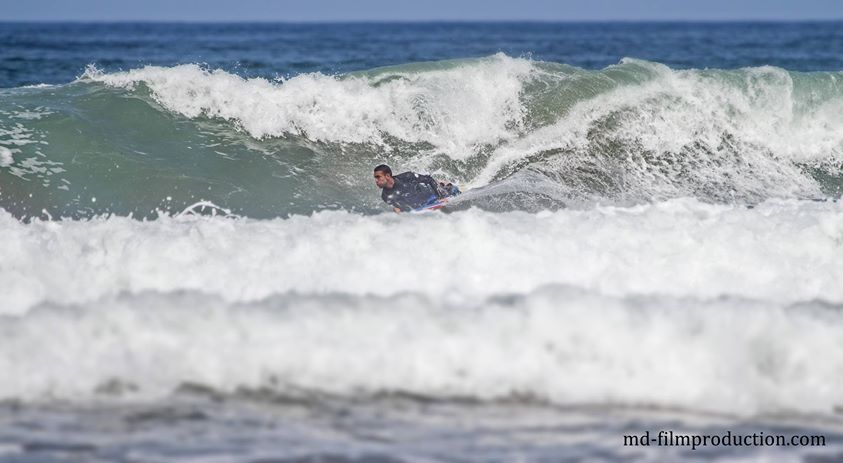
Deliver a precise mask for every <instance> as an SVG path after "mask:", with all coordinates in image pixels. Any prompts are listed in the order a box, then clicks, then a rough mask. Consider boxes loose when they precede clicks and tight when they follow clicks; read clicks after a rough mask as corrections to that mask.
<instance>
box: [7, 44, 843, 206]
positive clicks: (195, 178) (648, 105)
mask: <svg viewBox="0 0 843 463" xmlns="http://www.w3.org/2000/svg"><path fill="white" fill-rule="evenodd" d="M840 78H841V75H840V74H839V73H833V72H814V73H795V72H788V71H785V70H783V69H779V68H773V67H760V68H746V69H740V70H729V71H726V70H681V71H677V70H671V69H669V68H667V67H665V66H663V65H660V64H658V63H652V62H645V61H639V60H633V59H625V60H623V61H622V62H621V63H620V64H618V65H615V66H610V67H608V68H605V69H603V70H599V71H588V70H583V69H579V68H574V67H571V66H566V65H563V64H555V63H547V62H537V61H531V60H527V59H522V58H511V57H508V56H505V55H502V54H499V55H494V56H490V57H487V58H481V59H464V60H453V61H444V62H431V63H415V64H408V65H402V66H395V67H390V68H379V69H373V70H370V71H366V72H360V73H354V74H348V75H340V76H328V75H323V74H318V73H317V74H302V75H297V76H295V77H292V78H289V79H287V80H284V81H267V80H265V79H260V78H256V79H244V78H241V77H239V76H237V75H234V74H230V73H227V72H224V71H219V70H218V71H211V70H207V69H203V68H201V67H199V66H196V65H182V66H176V67H170V68H162V67H152V66H149V67H144V68H139V69H134V70H130V71H126V72H118V73H110V74H105V73H102V72H100V71H98V70H96V69H94V68H90V69H89V70H88V71H87V72H86V73H85V74H84V75H83V76H82V77H81V78H80V79H79V80H78V81H76V82H74V83H71V84H67V85H62V86H54V87H47V88H43V87H42V88H21V89H11V90H4V91H2V92H1V93H0V99H2V100H3V101H4V102H6V103H8V105H7V108H9V109H7V110H4V111H3V112H2V113H0V146H2V147H3V148H2V150H0V175H2V176H3V179H4V185H7V187H6V188H5V190H6V191H4V193H3V195H2V196H0V205H2V206H3V208H4V209H6V210H8V211H10V212H12V213H13V214H15V215H16V216H21V217H22V216H33V215H39V214H41V211H42V209H46V210H47V211H48V212H49V213H50V214H51V215H52V216H67V217H90V216H92V215H96V214H101V213H118V214H121V215H124V214H129V213H132V214H134V215H135V216H136V217H140V216H145V217H152V216H154V215H155V211H156V210H175V211H178V210H181V209H183V208H184V207H185V206H187V205H189V204H192V203H193V202H195V201H197V200H210V201H213V202H214V203H215V204H217V205H220V206H222V207H226V208H229V209H231V210H233V211H234V212H236V213H238V214H241V215H246V216H250V217H258V218H261V217H278V216H282V217H284V216H288V215H290V214H302V213H310V212H313V211H318V210H323V209H326V208H329V209H335V208H339V209H347V210H357V211H361V212H364V213H369V212H375V211H378V210H382V209H381V208H380V207H379V205H378V202H377V200H376V195H375V194H374V191H373V186H372V185H371V181H370V179H369V177H370V175H371V172H370V171H371V167H372V165H374V164H376V163H379V162H381V161H387V162H389V163H391V164H393V165H395V166H396V167H397V168H399V169H415V170H423V171H430V172H432V173H434V174H437V175H439V176H442V177H447V178H448V179H450V180H454V181H457V182H459V183H461V184H462V185H463V186H465V187H468V188H474V189H475V194H474V196H473V197H471V198H470V199H471V202H472V204H473V205H476V206H478V207H482V208H485V209H489V210H497V211H503V210H530V211H535V210H541V209H545V208H557V207H562V206H574V207H577V206H579V205H590V204H593V203H595V202H600V203H603V204H607V203H610V204H631V203H646V202H653V201H660V200H665V199H670V198H676V197H688V196H690V197H696V198H698V199H701V200H704V201H708V202H717V203H755V202H758V201H763V200H764V199H767V198H773V197H782V198H827V197H838V196H839V195H840V188H841V185H843V183H841V178H840V177H841V165H843V164H841V163H843V132H841V131H840V130H838V128H839V127H840V125H841V123H843V88H841V86H840V83H839V80H840Z"/></svg>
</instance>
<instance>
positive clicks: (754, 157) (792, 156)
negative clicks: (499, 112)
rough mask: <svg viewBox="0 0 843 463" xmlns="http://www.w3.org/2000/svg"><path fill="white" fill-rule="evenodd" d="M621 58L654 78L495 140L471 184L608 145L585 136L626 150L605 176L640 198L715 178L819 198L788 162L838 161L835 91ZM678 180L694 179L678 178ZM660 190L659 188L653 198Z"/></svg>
mask: <svg viewBox="0 0 843 463" xmlns="http://www.w3.org/2000/svg"><path fill="white" fill-rule="evenodd" d="M625 63H626V64H630V63H636V64H637V65H639V66H644V67H647V68H648V69H650V70H651V71H652V72H653V73H654V77H653V78H651V79H648V80H647V81H646V82H645V83H643V84H637V85H620V86H618V87H617V88H615V89H613V90H611V91H608V92H605V93H602V94H599V95H597V96H596V97H594V98H589V99H585V100H582V101H580V102H578V103H577V104H576V105H574V106H573V107H572V108H571V109H570V110H569V111H568V112H566V113H565V114H564V115H563V116H562V117H561V118H559V119H558V120H557V121H556V122H554V123H553V124H550V125H547V126H544V127H541V128H539V129H537V130H534V131H531V132H530V133H529V134H527V135H525V136H524V137H522V138H520V139H518V140H517V141H514V142H512V143H509V144H503V145H502V146H500V147H498V148H497V150H496V151H495V152H494V153H492V155H491V157H490V159H489V161H488V163H487V165H486V166H485V168H484V169H483V171H482V172H481V173H480V174H479V175H478V176H476V177H475V178H474V179H473V180H472V182H471V186H481V185H485V184H487V183H489V182H490V181H491V180H492V179H493V178H494V177H495V175H496V174H497V173H498V172H500V171H501V170H502V169H504V167H505V166H506V165H508V164H514V163H517V162H519V161H523V160H525V159H529V158H530V157H532V156H535V155H536V154H537V153H541V152H547V151H553V150H565V151H567V152H571V153H579V154H582V155H583V156H593V154H592V153H595V152H597V153H600V152H603V151H605V150H607V149H611V148H607V147H605V146H601V145H599V144H596V142H595V141H594V137H595V135H594V134H595V133H597V134H599V135H600V137H598V139H599V140H611V141H612V143H613V144H616V145H617V146H621V147H626V151H623V150H622V149H621V152H619V153H616V154H615V156H617V157H619V159H626V161H625V162H624V164H623V172H615V171H609V172H607V174H609V175H611V176H623V177H624V178H625V180H626V181H625V182H624V185H626V186H627V187H628V188H643V189H645V190H646V193H645V195H646V196H647V197H649V198H652V197H675V196H678V195H682V193H683V192H682V191H679V192H677V191H675V190H676V188H677V186H676V185H678V187H679V188H682V187H687V186H693V185H700V184H703V183H717V182H720V183H722V184H724V185H725V187H723V188H733V189H735V190H738V191H740V192H743V193H747V192H759V193H761V197H770V196H773V197H775V196H783V197H793V196H803V197H804V196H806V195H817V196H819V195H820V190H819V186H818V185H817V184H816V182H815V181H814V180H813V179H812V178H810V177H809V176H806V175H805V174H804V172H803V170H802V169H801V168H800V166H798V165H796V164H794V163H802V164H819V163H821V162H824V161H827V160H829V159H836V160H839V159H843V132H841V131H840V130H837V129H836V127H839V126H840V125H841V124H843V95H840V94H837V95H836V96H835V97H833V98H829V99H828V100H827V101H822V102H818V101H816V100H817V98H818V97H817V96H816V95H810V96H806V95H800V96H799V98H797V97H796V96H795V95H794V82H793V80H792V78H791V75H790V74H789V73H788V72H786V71H784V70H782V69H778V68H771V67H761V68H751V69H745V70H741V71H732V72H731V74H730V73H728V72H727V71H712V72H705V71H699V70H683V71H674V70H671V69H669V68H667V67H666V66H662V65H659V64H656V63H647V62H641V61H637V60H625ZM616 149H617V148H616ZM642 155H646V156H647V157H648V159H645V158H644V156H642ZM562 162H570V161H564V160H563V161H562ZM597 164H598V165H600V164H599V163H597ZM689 164H690V165H691V166H692V167H691V168H687V167H686V166H688V165H689ZM688 176H690V177H692V178H693V179H694V180H693V181H691V180H687V179H686V180H685V181H681V180H680V179H682V178H683V177H688ZM660 189H662V190H668V191H665V192H664V193H665V194H661V195H660V194H659V190H660ZM684 193H685V194H688V192H687V191H685V192H684Z"/></svg>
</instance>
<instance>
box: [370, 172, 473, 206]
mask: <svg viewBox="0 0 843 463" xmlns="http://www.w3.org/2000/svg"><path fill="white" fill-rule="evenodd" d="M374 175H375V185H377V186H378V187H379V188H381V189H382V191H381V199H383V201H384V202H385V203H387V204H389V205H390V206H392V210H393V211H395V212H396V213H398V212H409V211H412V210H415V209H419V208H422V207H425V206H429V205H432V204H435V203H436V202H438V201H440V200H441V199H443V198H446V197H448V196H453V195H456V194H459V188H457V187H456V185H452V184H450V183H445V182H438V183H437V182H436V180H434V179H433V177H431V176H430V175H422V174H417V173H415V172H404V173H403V174H398V175H395V176H393V175H392V169H390V168H389V166H387V165H386V164H381V165H379V166H377V167H375V173H374Z"/></svg>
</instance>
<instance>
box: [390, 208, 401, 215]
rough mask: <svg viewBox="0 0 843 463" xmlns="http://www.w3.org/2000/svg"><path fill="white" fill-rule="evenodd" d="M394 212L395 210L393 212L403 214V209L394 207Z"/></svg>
mask: <svg viewBox="0 0 843 463" xmlns="http://www.w3.org/2000/svg"><path fill="white" fill-rule="evenodd" d="M392 210H393V211H395V213H396V214H400V213H401V208H400V207H393V208H392Z"/></svg>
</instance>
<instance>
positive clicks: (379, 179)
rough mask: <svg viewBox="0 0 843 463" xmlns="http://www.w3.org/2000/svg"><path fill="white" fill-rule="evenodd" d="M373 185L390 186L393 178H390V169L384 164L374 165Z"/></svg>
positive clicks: (393, 182)
mask: <svg viewBox="0 0 843 463" xmlns="http://www.w3.org/2000/svg"><path fill="white" fill-rule="evenodd" d="M375 185H377V186H378V188H392V186H393V185H395V180H393V179H392V169H390V168H389V166H388V165H386V164H381V165H379V166H377V167H375Z"/></svg>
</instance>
